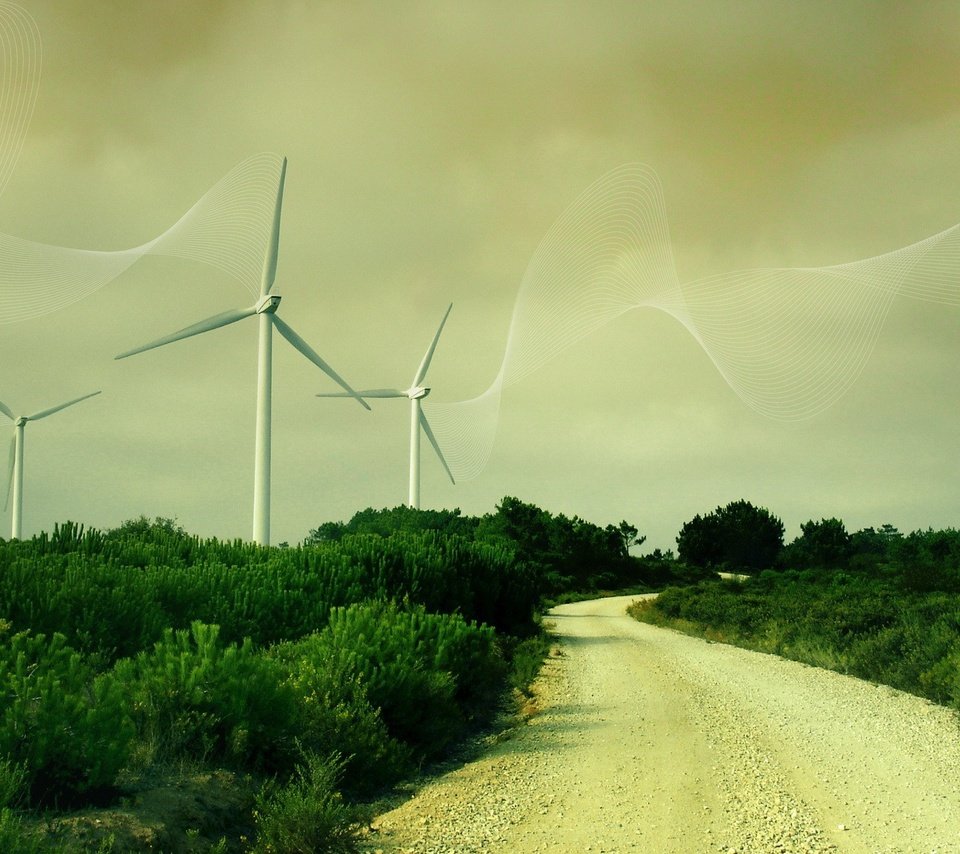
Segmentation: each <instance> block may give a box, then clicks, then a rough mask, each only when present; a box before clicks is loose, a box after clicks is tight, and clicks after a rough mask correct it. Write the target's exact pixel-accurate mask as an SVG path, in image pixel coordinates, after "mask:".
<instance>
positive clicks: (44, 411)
mask: <svg viewBox="0 0 960 854" xmlns="http://www.w3.org/2000/svg"><path fill="white" fill-rule="evenodd" d="M98 394H100V392H99V391H91V392H90V394H85V395H84V396H83V397H75V398H74V399H73V400H68V401H67V402H66V403H60V404H58V405H57V406H51V407H50V408H49V409H41V410H40V411H39V412H37V413H34V414H33V415H28V416H27V421H39V420H40V419H41V418H46V417H47V416H48V415H53V413H54V412H59V411H60V410H61V409H66V408H67V407H68V406H73V404H75V403H79V402H80V401H81V400H86V399H87V398H88V397H96V396H97V395H98Z"/></svg>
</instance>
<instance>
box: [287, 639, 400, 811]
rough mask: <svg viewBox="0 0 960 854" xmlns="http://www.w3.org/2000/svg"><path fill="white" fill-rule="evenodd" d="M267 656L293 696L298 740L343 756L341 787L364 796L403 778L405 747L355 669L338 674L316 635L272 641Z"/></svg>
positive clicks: (322, 751)
mask: <svg viewBox="0 0 960 854" xmlns="http://www.w3.org/2000/svg"><path fill="white" fill-rule="evenodd" d="M271 655H273V656H274V657H275V658H276V659H277V660H278V661H279V662H280V663H281V664H282V666H283V668H284V670H285V672H286V674H287V676H286V681H287V684H288V685H289V686H290V688H291V690H292V691H293V694H294V696H295V697H296V698H297V705H298V720H297V732H298V733H299V735H298V741H299V742H300V744H301V745H302V747H303V749H304V750H306V751H308V752H311V753H316V754H319V755H329V754H333V753H335V752H338V753H340V754H341V755H342V756H343V757H344V759H343V775H342V787H343V789H344V791H345V792H347V793H348V794H350V795H354V796H358V797H369V796H371V795H373V794H375V793H377V792H379V791H381V790H382V789H384V788H386V787H387V786H389V785H391V784H393V783H395V782H396V781H397V780H399V779H401V777H403V775H404V774H405V773H406V772H407V771H408V770H409V768H410V749H409V748H408V747H407V746H406V745H403V744H401V743H400V742H399V741H397V740H396V739H395V738H393V737H392V736H391V735H390V734H389V732H388V731H387V727H386V724H385V723H384V722H383V719H382V718H381V717H380V713H379V711H378V710H377V709H375V708H374V707H373V706H372V705H371V704H370V701H369V699H368V698H367V691H366V688H365V687H364V685H363V683H362V681H361V678H360V676H359V674H352V675H351V674H347V673H344V672H343V668H342V667H338V666H337V664H336V662H335V661H334V660H333V658H332V656H331V655H330V654H329V650H328V648H327V647H326V645H325V644H323V643H322V642H318V640H317V636H316V635H314V636H311V637H309V638H304V639H303V640H300V641H296V642H292V643H287V644H281V645H278V646H276V647H274V648H273V649H272V650H271Z"/></svg>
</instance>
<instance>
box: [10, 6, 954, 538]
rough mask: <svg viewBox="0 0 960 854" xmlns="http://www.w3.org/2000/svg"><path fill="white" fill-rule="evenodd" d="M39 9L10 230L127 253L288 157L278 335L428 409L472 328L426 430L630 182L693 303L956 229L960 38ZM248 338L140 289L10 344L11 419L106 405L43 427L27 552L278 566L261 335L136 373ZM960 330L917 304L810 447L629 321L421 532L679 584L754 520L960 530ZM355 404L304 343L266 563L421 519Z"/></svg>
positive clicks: (897, 320) (231, 303)
mask: <svg viewBox="0 0 960 854" xmlns="http://www.w3.org/2000/svg"><path fill="white" fill-rule="evenodd" d="M21 5H22V7H23V8H25V9H26V10H27V11H28V12H29V13H30V15H31V16H32V17H33V18H34V20H35V21H36V24H37V27H38V28H39V31H40V33H41V37H42V42H43V60H42V80H41V84H40V89H39V94H38V98H37V102H36V107H35V110H34V113H33V120H32V123H31V124H30V126H29V130H28V131H27V133H26V136H25V139H24V143H23V149H22V153H21V155H20V158H19V161H18V163H17V165H16V168H15V170H14V171H13V173H12V176H11V178H10V180H9V182H8V184H7V186H6V189H5V191H4V193H3V195H2V196H0V231H2V232H6V233H7V234H10V235H14V236H16V237H20V238H25V239H29V240H33V241H40V242H45V243H50V244H56V245H61V246H69V247H76V248H84V249H99V250H117V249H126V248H129V247H133V246H137V245H140V244H142V243H145V242H146V241H148V240H150V239H152V238H153V237H155V236H157V235H158V234H160V233H161V232H163V231H164V230H165V229H167V228H169V227H170V226H171V225H172V224H173V223H174V222H176V221H177V220H178V219H179V217H180V216H181V215H182V214H183V213H184V212H186V211H187V210H188V209H189V208H190V207H191V206H192V205H193V204H194V202H196V201H197V200H198V199H199V198H200V197H201V196H202V195H203V194H204V193H205V192H206V191H207V190H208V189H210V188H211V187H212V186H213V185H214V184H216V182H217V181H219V180H220V179H221V178H222V177H223V176H224V175H226V174H227V173H228V172H229V171H230V170H231V169H232V168H233V167H234V166H235V165H236V164H238V163H240V162H241V161H243V160H245V159H246V158H248V157H250V156H251V155H254V154H257V153H258V152H264V151H271V152H276V153H278V154H282V155H285V156H286V157H287V158H288V162H289V165H288V171H287V178H286V190H285V195H284V207H283V230H282V237H281V244H280V258H279V265H278V276H277V282H278V285H279V287H280V292H281V293H282V295H283V306H282V316H283V318H284V319H285V320H286V321H287V322H288V323H290V324H291V325H292V326H294V327H295V328H296V329H297V331H298V332H299V333H300V334H301V335H302V336H303V337H304V338H305V339H306V340H307V341H309V342H310V343H311V345H312V346H313V347H314V348H315V349H316V350H318V351H319V352H320V353H321V355H322V356H323V357H324V358H325V359H327V361H328V362H330V363H331V364H332V365H333V367H334V368H335V369H336V370H337V371H338V372H340V373H341V374H342V375H343V376H344V377H345V378H346V379H347V380H348V381H349V382H350V383H351V384H352V385H354V386H355V387H378V386H399V387H406V386H407V385H408V384H409V382H410V379H411V377H412V375H413V373H414V371H415V369H416V367H417V365H418V363H419V361H420V358H421V356H422V354H423V352H424V350H425V349H426V347H427V344H428V343H429V341H430V339H431V337H432V335H433V333H434V331H435V329H436V326H437V324H438V323H439V321H440V318H441V317H442V315H443V312H444V311H445V310H446V307H447V305H448V304H450V303H451V302H452V303H453V305H454V307H453V311H452V313H451V315H450V318H449V320H448V322H447V325H446V327H445V329H444V332H443V337H442V338H441V341H440V345H439V347H438V350H437V353H436V356H435V358H434V361H433V364H432V366H431V369H430V375H429V383H428V385H430V386H431V388H432V391H431V398H430V400H428V402H427V412H428V413H429V403H430V402H432V401H458V400H464V399H469V398H472V397H474V396H475V395H479V394H481V393H482V392H483V391H484V390H485V389H486V388H487V387H488V386H489V385H490V383H491V381H492V380H493V379H494V377H495V376H496V374H497V371H498V369H499V367H500V364H501V360H502V358H503V354H504V347H505V343H506V341H507V335H508V330H509V327H510V321H511V313H512V311H513V307H514V303H515V300H516V298H517V294H518V289H519V287H520V284H521V281H522V280H523V277H524V273H525V271H526V269H527V265H528V263H529V262H530V260H531V258H532V257H533V255H534V252H535V251H536V249H537V247H538V245H539V244H540V241H541V240H542V239H543V237H544V235H545V234H547V232H548V231H549V229H550V227H551V225H552V224H553V223H554V222H555V221H556V220H557V218H558V217H560V216H561V214H562V213H563V212H564V210H565V209H566V208H567V206H568V205H570V204H571V203H572V202H573V201H574V200H575V199H576V198H577V197H578V196H579V195H580V193H581V192H583V191H584V189H585V188H587V187H588V186H590V185H591V184H592V183H593V182H594V181H596V180H597V179H598V178H600V177H601V176H603V175H605V174H606V173H608V172H609V171H610V170H612V169H615V168H617V167H619V166H621V165H622V164H625V163H631V162H640V163H644V164H646V165H647V166H648V167H650V168H651V169H652V170H654V171H655V172H656V174H657V175H658V176H659V180H660V183H661V185H662V188H663V198H664V203H665V211H666V217H667V219H668V221H669V228H670V236H671V243H672V250H673V256H674V261H675V266H676V271H677V275H678V277H679V279H680V280H681V281H689V280H694V279H698V278H701V277H705V276H711V275H715V274H721V273H724V272H727V271H730V270H737V269H745V268H753V267H793V266H796V267H808V266H816V265H827V264H837V263H842V262H847V261H855V260H858V259H863V258H868V257H872V256H874V255H877V254H880V253H884V252H888V251H891V250H894V249H897V248H900V247H903V246H906V245H908V244H911V243H914V242H916V241H919V240H922V239H924V238H926V237H929V236H930V235H933V234H935V233H937V232H939V231H942V230H944V229H947V228H949V227H951V226H953V225H955V224H957V223H958V222H960V133H958V132H960V5H958V4H956V3H919V4H900V3H892V2H890V3H888V2H862V3H861V2H844V3H834V2H804V3H796V4H787V3H781V2H765V1H764V0H759V1H758V2H737V3H730V2H679V3H677V2H670V3H644V4H637V3H635V2H599V3H597V2H589V3H588V2H566V3H564V2H524V0H520V2H516V3H509V4H507V3H498V2H481V3H473V4H464V3H459V2H416V0H414V1H413V2H404V3H397V4H381V3H373V2H346V0H344V2H340V0H331V2H306V0H300V2H295V0H276V2H271V3H261V2H257V1H256V0H230V2H227V0H223V2H216V0H206V2H203V3H195V2H192V0H189V2H188V0H163V2H146V0H144V2H137V1H136V0H134V1H133V2H131V0H97V2H95V3H90V2H86V0H36V2H31V0H22V3H21ZM957 287H958V288H960V283H958V285H957ZM248 302H249V296H248V294H247V293H246V292H245V291H244V290H243V288H242V287H240V286H239V285H238V284H237V283H236V282H235V281H234V280H232V279H231V278H229V277H228V276H226V275H225V274H223V273H222V272H220V271H218V270H215V269H212V268H210V267H207V266H204V265H202V264H199V263H196V262H192V261H188V260H184V259H178V258H157V257H146V258H143V259H141V260H140V261H138V262H137V263H136V264H135V265H134V266H133V267H132V268H131V269H130V270H128V271H127V272H125V273H123V274H122V275H121V276H120V277H119V278H117V279H116V280H114V281H113V282H111V283H110V284H109V285H107V286H106V287H104V288H102V289H101V290H99V291H98V292H96V293H95V294H93V295H92V296H89V297H87V298H85V299H83V300H82V301H80V302H78V303H76V304H74V305H73V306H70V307H69V308H66V309H62V310H60V311H57V312H54V313H51V314H48V315H45V316H43V317H38V318H33V319H30V320H24V321H21V322H17V323H10V324H7V325H4V326H0V400H2V401H4V402H5V403H7V404H8V405H9V406H11V408H13V409H14V410H16V411H17V412H22V411H23V412H28V411H36V410H39V409H42V408H44V407H46V406H49V405H51V404H54V403H58V402H61V401H63V400H67V399H70V398H71V397H76V396H79V395H81V394H84V393H87V392H88V391H93V390H95V389H102V390H103V394H102V395H100V396H98V397H96V398H93V399H91V400H90V401H85V402H84V403H82V404H78V405H77V406H76V407H75V408H71V409H69V410H67V411H64V412H63V413H60V414H57V415H55V416H52V417H51V418H50V419H48V420H45V421H43V422H42V423H40V422H38V423H36V424H32V425H28V427H27V439H26V446H25V451H26V464H25V490H24V534H25V535H26V536H29V535H32V534H34V533H36V532H38V531H40V530H44V529H50V528H52V526H53V524H54V523H56V522H61V521H64V520H66V519H71V520H74V521H78V522H82V523H84V524H86V525H88V526H94V527H99V528H108V527H113V526H116V525H118V524H120V523H121V522H122V521H124V520H125V519H130V518H134V517H136V516H139V515H141V514H143V515H146V516H148V517H154V516H162V517H168V518H174V519H176V520H177V521H178V522H179V523H180V524H181V525H182V526H183V527H184V528H186V529H187V530H188V531H190V532H191V533H196V534H199V535H202V536H217V537H222V538H234V537H241V538H249V537H250V531H251V519H252V491H253V442H254V407H255V386H256V332H255V330H254V329H253V324H247V323H239V324H236V325H234V326H230V327H227V328H225V329H221V330H218V331H216V332H213V333H210V334H207V335H203V336H199V337H196V338H193V339H190V340H188V341H183V342H179V343H176V344H173V345H170V346H169V347H166V348H162V349H158V350H155V351H151V352H149V353H145V354H142V355H139V356H137V357H135V358H131V359H128V360H124V361H119V362H116V361H114V360H113V356H114V355H115V354H116V353H119V352H121V351H123V350H126V349H129V348H131V347H134V346H137V345H138V344H142V343H145V342H146V341H149V340H151V339H153V338H156V337H159V336H160V335H163V334H165V333H167V332H170V331H173V330H175V329H178V328H180V327H183V326H186V325H187V324H189V323H192V322H194V321H196V320H198V319H200V318H203V317H206V316H208V315H211V314H214V313H216V312H218V311H222V310H225V309H228V308H234V307H241V306H244V305H246V304H247V303H248ZM958 330H960V308H958V307H957V306H955V305H954V306H950V305H938V304H932V303H924V302H919V301H915V300H909V299H905V298H898V299H896V300H895V301H894V302H893V304H892V306H891V309H890V313H889V315H888V317H887V320H886V323H885V325H884V327H883V329H882V331H881V333H880V335H879V337H878V338H877V341H876V344H875V346H874V349H873V352H872V354H871V356H870V358H869V360H868V361H867V363H866V365H865V367H864V369H863V371H862V373H861V374H860V376H859V377H858V379H857V381H856V382H855V383H854V384H853V385H852V387H851V388H850V389H849V390H848V391H847V392H846V393H845V394H844V395H843V396H842V397H841V398H840V399H839V400H838V401H837V402H836V403H834V404H833V406H831V407H830V408H829V409H827V410H826V411H825V412H822V413H820V414H818V415H816V416H815V417H812V418H808V419H804V420H801V421H797V422H788V423H787V422H782V421H776V420H773V419H770V418H767V417H765V416H764V415H762V414H760V413H758V412H757V411H755V410H753V409H751V408H750V407H749V406H747V405H745V403H744V401H743V400H741V399H740V398H739V397H738V396H737V395H736V394H735V393H734V392H733V391H732V390H731V388H730V387H729V386H728V385H727V383H726V382H725V381H724V379H723V377H722V376H721V374H720V373H719V372H718V370H717V368H716V367H715V366H714V364H713V363H712V362H711V361H710V359H709V358H708V356H707V355H706V354H705V352H704V350H703V349H702V348H701V346H700V345H699V344H698V343H697V341H696V340H694V338H693V337H692V336H691V335H690V333H689V332H688V331H687V329H685V328H684V327H683V326H682V325H681V324H679V323H677V322H676V320H675V319H674V318H672V317H671V316H669V315H668V314H665V313H663V312H659V311H656V310H654V309H638V310H636V311H631V312H629V313H627V314H624V315H623V316H622V317H619V318H617V319H616V320H614V321H613V322H611V323H609V324H608V325H606V326H605V327H604V328H602V329H601V330H599V331H597V332H594V333H593V334H591V335H590V336H588V337H587V338H584V339H583V340H581V341H579V342H577V343H575V344H573V345H572V346H570V347H568V348H567V349H566V350H564V351H563V352H562V353H561V354H559V355H558V356H557V357H556V358H554V359H552V360H551V361H550V362H549V363H547V364H545V365H543V366H542V367H540V368H539V369H538V370H537V371H536V372H535V373H534V374H532V375H530V376H528V377H525V378H524V379H523V380H521V381H520V382H517V383H516V384H514V385H512V386H510V387H509V388H507V389H505V390H504V393H503V397H502V401H501V411H500V421H499V426H498V431H497V435H496V441H495V444H494V446H493V451H492V454H491V457H490V459H489V461H488V463H487V465H486V467H485V468H484V469H483V471H482V472H481V473H480V474H479V475H478V476H477V477H475V478H473V479H471V480H468V481H465V482H460V483H457V484H456V485H452V484H450V483H449V481H448V480H447V479H446V476H445V475H444V473H443V470H442V469H441V467H440V465H439V463H438V462H437V460H436V459H435V458H434V457H433V456H432V453H431V452H430V450H429V448H428V446H426V444H425V445H424V456H423V486H422V500H423V506H424V507H432V508H441V507H447V508H454V507H459V508H460V509H461V510H462V511H463V512H464V513H468V514H482V513H486V512H490V511H492V510H493V509H494V508H495V506H496V504H497V503H498V502H499V501H500V499H501V498H503V497H504V496H506V495H514V496H517V497H519V498H521V499H523V500H525V501H530V502H533V503H535V504H538V505H539V506H541V507H544V508H546V509H548V510H550V511H552V512H554V513H565V514H567V515H578V516H580V517H582V518H585V519H588V520H589V521H592V522H596V523H598V524H607V523H617V522H619V521H620V520H621V519H625V520H627V521H629V522H631V523H632V524H634V525H636V526H637V527H638V528H639V530H640V531H641V532H642V533H643V534H645V535H646V536H647V538H648V539H647V543H646V544H645V548H647V547H649V548H652V547H659V548H663V549H666V548H675V537H676V534H677V532H678V531H679V530H680V527H681V526H682V525H683V523H684V522H685V521H687V520H689V519H691V518H692V517H693V516H694V515H695V514H697V513H701V514H702V513H705V512H709V511H711V510H713V509H714V508H716V507H718V506H721V505H724V504H727V503H728V502H730V501H734V500H737V499H740V498H745V499H747V500H750V501H752V502H753V503H755V504H758V505H761V506H764V507H767V508H769V509H770V510H771V512H773V513H774V514H775V515H777V516H779V517H780V518H781V519H782V520H783V522H784V524H785V525H786V530H787V539H788V540H789V539H792V538H793V537H794V536H797V535H798V534H799V532H800V530H799V526H800V524H801V523H802V522H804V521H806V520H808V519H811V518H812V519H819V518H830V517H837V518H840V519H843V520H844V522H845V523H846V525H847V528H848V529H849V530H857V529H859V528H862V527H866V526H879V525H881V524H883V523H886V522H889V523H892V524H894V525H896V526H897V527H898V528H900V529H901V530H903V531H909V530H914V529H917V528H927V527H934V528H943V527H956V526H957V524H958V511H960V476H958V475H960V471H958V460H960V431H958V429H957V413H958V411H960V383H957V381H956V373H957V364H958V358H957V357H958V355H960V335H958ZM332 390H334V387H333V386H332V384H331V383H330V381H329V380H328V379H327V378H326V377H325V376H324V375H323V374H321V373H320V372H319V371H318V370H317V369H316V368H315V367H313V366H312V365H310V364H309V363H307V362H306V361H305V360H304V359H303V358H302V357H301V356H299V355H298V354H297V353H296V352H294V351H293V350H292V349H291V348H289V347H288V346H287V345H286V343H285V342H283V341H281V340H277V341H276V342H275V345H274V409H273V440H274V441H273V494H272V540H273V542H280V541H287V542H290V543H296V542H299V541H300V540H302V539H303V538H304V537H306V536H307V535H308V534H309V532H310V531H311V530H312V529H313V528H315V527H317V526H318V525H319V524H320V523H321V522H324V521H328V520H336V519H347V518H349V517H350V516H351V515H352V514H353V513H354V512H355V511H356V510H359V509H362V508H365V507H370V506H372V507H389V506H396V505H398V504H401V503H403V501H404V500H405V498H406V490H407V471H406V469H407V443H408V413H407V408H406V406H405V405H404V403H403V402H402V401H394V400H385V401H374V402H373V411H372V412H365V411H363V410H362V409H361V408H360V407H359V406H357V405H356V404H355V403H352V402H349V401H340V400H324V399H318V398H316V397H315V395H316V394H317V393H318V392H322V391H332ZM2 429H5V428H2ZM2 519H3V521H2V522H0V534H3V535H5V534H6V530H7V525H9V511H8V514H7V515H6V516H4V517H2Z"/></svg>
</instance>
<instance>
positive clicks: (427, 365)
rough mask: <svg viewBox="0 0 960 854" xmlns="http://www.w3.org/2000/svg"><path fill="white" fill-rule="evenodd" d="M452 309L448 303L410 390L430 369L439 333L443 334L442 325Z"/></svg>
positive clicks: (418, 383) (451, 304)
mask: <svg viewBox="0 0 960 854" xmlns="http://www.w3.org/2000/svg"><path fill="white" fill-rule="evenodd" d="M452 308H453V303H450V306H449V307H448V308H447V313H446V314H445V315H444V316H443V320H441V321H440V326H439V328H438V329H437V334H436V335H434V336H433V341H431V342H430V347H429V348H428V349H427V352H426V354H425V355H424V357H423V361H422V362H421V363H420V368H419V369H418V370H417V375H416V376H415V377H414V378H413V382H412V383H410V388H416V387H417V386H418V385H420V383H422V382H423V380H424V378H425V377H426V376H427V370H428V369H429V368H430V361H431V359H433V351H434V350H436V349H437V342H438V341H439V340H440V333H441V332H443V324H444V323H446V322H447V318H448V317H449V316H450V309H452Z"/></svg>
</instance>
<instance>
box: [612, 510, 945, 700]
mask: <svg viewBox="0 0 960 854" xmlns="http://www.w3.org/2000/svg"><path fill="white" fill-rule="evenodd" d="M677 544H678V551H679V559H680V560H681V561H683V562H685V563H688V564H693V565H696V566H699V567H701V568H704V569H712V570H716V571H726V572H730V573H734V574H737V575H738V576H741V577H740V578H739V579H734V580H719V579H716V578H715V579H712V580H708V581H702V582H700V583H699V584H697V585H693V586H688V587H685V588H682V589H680V588H669V589H667V590H664V591H663V592H662V593H661V594H660V595H659V597H658V598H657V599H656V600H655V601H648V602H644V603H638V604H637V605H635V606H634V607H633V608H632V609H631V613H632V614H633V616H635V617H636V618H637V619H640V620H643V621H645V622H650V623H654V624H656V625H660V626H668V627H671V628H675V629H679V630H681V631H684V632H687V633H690V634H696V635H699V636H702V637H706V638H708V639H711V640H715V641H720V642H723V643H731V644H736V645H738V646H744V647H747V648H750V649H756V650H759V651H762V652H769V653H773V654H776V655H781V656H784V657H786V658H791V659H796V660H798V661H802V662H805V663H807V664H812V665H815V666H818V667H825V668H829V669H831V670H836V671H838V672H840V673H846V674H850V675H852V676H857V677H860V678H863V679H867V680H871V681H874V682H878V683H883V684H886V685H891V686H893V687H894V688H899V689H901V690H903V691H908V692H910V693H913V694H917V695H919V696H922V697H927V698H929V699H930V700H933V701H934V702H937V703H941V704H946V705H952V706H954V707H956V708H958V709H960V598H958V596H957V594H958V593H960V531H957V530H955V529H947V530H940V531H934V530H926V531H914V532H913V533H910V534H908V535H903V534H901V533H900V532H899V531H898V530H897V529H896V528H894V527H893V526H892V525H889V524H887V525H883V526H882V527H880V528H879V529H874V528H866V529H863V530H859V531H856V532H854V533H849V532H847V530H846V528H845V526H844V524H843V522H842V521H841V520H839V519H821V520H820V521H814V520H810V521H809V522H806V523H805V524H803V525H802V526H801V534H800V536H799V537H797V538H796V539H794V540H793V541H791V542H789V543H786V544H785V543H784V541H783V526H782V524H781V523H780V521H779V520H778V519H776V517H774V516H773V515H772V514H770V513H769V511H767V510H764V509H762V508H755V507H753V506H752V505H750V504H749V503H748V502H743V501H741V502H735V503H734V504H732V505H727V507H720V508H717V510H716V511H714V512H713V513H710V514H707V515H706V516H697V517H696V518H695V519H693V520H691V521H690V522H688V523H687V524H686V525H685V526H684V528H683V529H682V530H681V532H680V535H679V536H678V538H677Z"/></svg>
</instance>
